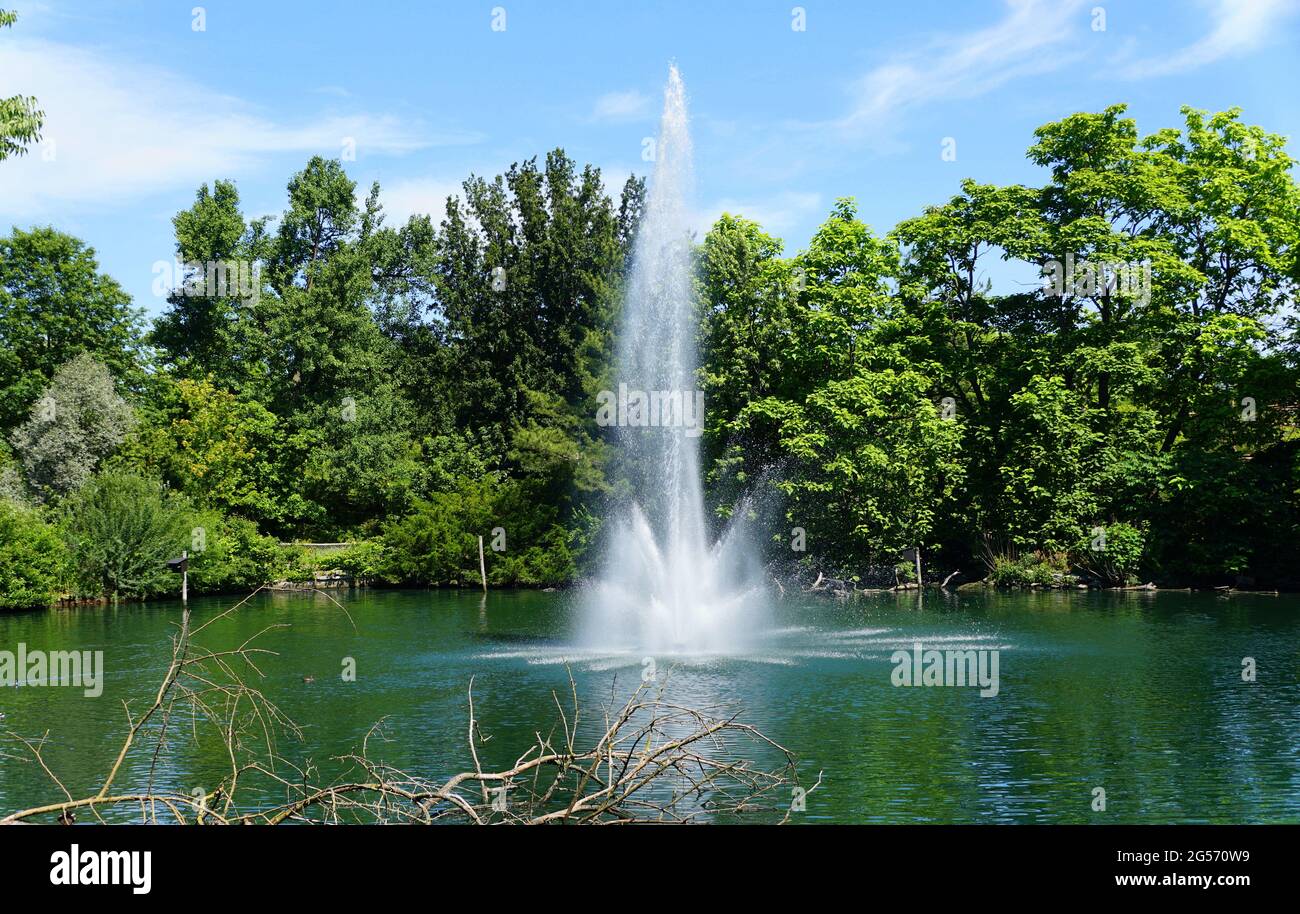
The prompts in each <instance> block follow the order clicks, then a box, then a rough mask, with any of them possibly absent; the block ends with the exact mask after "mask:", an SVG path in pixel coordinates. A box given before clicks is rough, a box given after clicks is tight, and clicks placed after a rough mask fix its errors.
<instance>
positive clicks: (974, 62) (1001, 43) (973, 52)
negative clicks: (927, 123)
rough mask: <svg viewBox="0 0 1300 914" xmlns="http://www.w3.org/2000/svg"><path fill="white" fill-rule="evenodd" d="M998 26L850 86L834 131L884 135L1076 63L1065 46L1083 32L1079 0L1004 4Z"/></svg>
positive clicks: (940, 43) (934, 46) (887, 66)
mask: <svg viewBox="0 0 1300 914" xmlns="http://www.w3.org/2000/svg"><path fill="white" fill-rule="evenodd" d="M1006 5H1007V7H1008V11H1007V14H1006V15H1005V16H1004V17H1003V18H1002V19H1001V20H1000V21H999V22H997V23H995V24H994V25H992V26H989V27H987V28H983V29H979V30H977V31H974V32H969V33H966V34H961V35H953V36H944V37H941V38H938V39H936V40H934V41H932V42H930V43H929V44H928V45H927V46H926V47H925V48H923V49H921V50H917V51H911V52H907V53H904V54H900V55H897V56H895V57H893V58H892V59H890V60H887V61H885V62H884V63H882V64H880V65H879V66H877V67H876V68H875V69H873V70H871V71H870V72H869V73H867V74H866V75H865V76H863V77H862V78H861V79H859V80H858V81H857V82H856V84H855V85H854V96H855V102H854V105H853V108H852V110H851V111H850V112H849V113H848V114H847V115H846V116H845V117H843V118H841V119H840V120H838V121H836V122H834V126H837V127H840V128H841V129H843V130H845V131H848V132H852V133H866V132H873V133H874V132H879V131H885V132H888V131H889V130H890V129H891V128H892V127H893V126H894V122H895V118H897V116H898V115H899V114H900V113H902V112H903V111H905V110H907V109H909V108H912V107H915V106H917V105H921V104H924V103H926V102H932V101H949V100H953V99H968V98H975V97H978V96H980V95H984V94H985V93H987V92H990V91H991V90H993V89H996V88H998V87H999V86H1002V85H1003V84H1005V83H1007V82H1010V81H1012V80H1014V79H1020V78H1023V77H1026V76H1032V75H1035V74H1040V73H1046V72H1049V71H1052V70H1056V69H1059V68H1061V67H1063V66H1065V65H1067V64H1068V63H1070V62H1072V61H1073V60H1075V59H1077V58H1078V57H1079V56H1080V53H1079V52H1078V51H1075V52H1071V51H1070V50H1069V47H1068V44H1069V42H1068V39H1071V38H1074V39H1078V37H1079V36H1080V35H1082V34H1084V33H1085V31H1086V30H1087V28H1088V24H1087V19H1086V18H1080V16H1079V14H1080V11H1081V9H1082V7H1083V0H1065V2H1045V0H1007V4H1006Z"/></svg>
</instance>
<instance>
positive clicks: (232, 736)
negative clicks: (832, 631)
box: [0, 588, 821, 825]
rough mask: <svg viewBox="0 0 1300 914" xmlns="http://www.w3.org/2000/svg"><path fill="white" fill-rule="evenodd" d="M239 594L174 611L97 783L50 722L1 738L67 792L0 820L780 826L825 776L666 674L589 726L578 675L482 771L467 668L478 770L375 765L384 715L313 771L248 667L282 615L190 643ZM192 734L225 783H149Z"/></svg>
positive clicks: (291, 727) (470, 733) (470, 736)
mask: <svg viewBox="0 0 1300 914" xmlns="http://www.w3.org/2000/svg"><path fill="white" fill-rule="evenodd" d="M259 589H260V588H259ZM254 593H256V591H255V592H254ZM251 596H252V595H251V594H250V598H251ZM326 596H327V597H328V594H326ZM248 599H249V598H245V600H243V601H241V602H240V603H239V604H237V605H236V606H234V607H232V608H231V609H228V610H226V611H224V612H222V613H220V614H218V615H217V616H215V617H214V618H212V619H209V620H208V621H207V622H205V623H203V624H202V625H199V626H197V627H193V628H192V627H191V616H190V612H189V610H188V609H185V610H184V611H183V612H182V616H181V621H180V624H179V627H178V631H177V633H176V634H175V635H174V636H173V639H172V658H171V661H170V663H169V664H168V666H167V669H166V671H165V673H164V675H163V679H162V683H161V685H160V686H159V688H158V690H157V692H156V694H155V695H154V697H153V699H152V701H151V702H150V704H149V706H148V707H147V708H145V709H144V710H143V711H142V712H141V713H139V714H134V715H133V714H132V710H131V708H130V707H129V706H128V707H127V708H126V712H127V724H128V726H127V732H126V735H125V737H124V740H123V743H122V745H121V748H120V750H119V751H118V753H117V755H116V758H115V760H114V761H113V763H112V765H111V767H110V768H109V770H108V772H107V774H106V775H105V777H104V779H103V782H102V784H101V786H100V788H99V790H98V791H96V792H95V793H93V794H91V795H89V796H81V797H76V796H74V795H73V794H72V793H71V792H70V791H69V790H68V789H67V788H66V787H65V785H64V783H63V782H62V781H61V780H60V779H59V778H58V776H57V775H56V774H55V772H54V771H52V770H51V769H50V767H49V766H48V765H47V764H46V761H45V759H44V756H43V754H42V747H43V745H44V743H45V741H46V739H47V738H48V736H49V734H48V732H47V733H46V734H45V735H44V736H42V737H41V738H39V739H29V738H26V737H23V736H20V735H18V734H15V733H10V734H8V736H9V737H10V739H12V740H14V741H15V742H17V743H18V744H20V745H21V746H22V747H23V748H24V750H25V760H26V761H28V762H30V763H34V764H36V765H39V766H40V768H41V769H42V770H43V772H44V773H45V774H46V775H47V776H48V777H49V779H50V781H51V783H52V784H53V785H54V786H55V787H56V788H57V790H58V792H59V793H60V794H61V795H62V799H57V800H54V801H52V802H47V803H43V804H41V805H37V806H32V807H30V808H27V809H21V810H18V811H15V812H12V813H9V814H8V815H3V816H0V824H4V825H7V824H20V823H31V822H62V823H66V824H71V823H73V822H75V821H76V819H77V816H78V815H79V814H82V815H89V816H92V817H93V818H94V819H95V820H97V821H99V822H109V821H114V822H127V821H136V822H145V823H156V822H160V821H163V822H176V823H180V824H189V823H194V824H216V825H238V824H270V825H274V824H278V823H282V822H301V823H316V824H326V823H329V824H333V823H340V822H365V823H434V822H463V823H475V824H498V823H502V824H504V823H524V824H542V823H550V822H575V823H593V824H601V823H632V822H690V821H699V820H706V821H720V820H754V819H757V820H760V821H770V822H785V821H788V820H789V819H790V817H791V814H792V811H793V810H794V809H795V808H799V809H802V808H803V804H802V803H800V804H795V803H792V802H791V798H792V796H794V797H797V798H799V799H802V800H806V797H807V796H808V794H810V793H812V792H813V791H814V790H816V789H817V788H818V787H819V786H820V785H821V775H820V774H819V775H818V777H817V779H816V782H815V783H814V784H813V785H812V786H811V787H810V788H808V789H807V790H803V789H801V788H800V787H799V786H798V784H799V782H798V777H797V772H796V770H795V759H794V756H793V755H792V754H791V753H790V752H789V751H788V750H786V749H785V748H784V747H782V746H780V745H778V744H777V743H775V742H773V741H772V740H771V739H769V738H768V737H766V736H764V735H763V734H762V733H760V732H759V731H758V730H757V729H755V728H754V727H752V726H750V725H748V724H744V723H741V722H740V721H739V719H738V717H737V715H736V714H734V713H732V714H711V713H706V712H703V711H700V710H696V709H693V708H689V707H685V706H682V705H679V704H676V703H674V702H673V701H671V700H670V699H669V698H668V697H667V694H666V691H665V688H664V687H663V686H656V685H654V684H641V685H640V686H639V687H638V688H636V689H635V691H634V692H633V693H632V695H631V697H630V698H628V699H627V700H626V701H625V702H624V703H622V704H621V705H618V703H617V702H614V701H613V690H612V689H611V695H610V699H611V700H610V701H609V703H608V704H607V705H606V706H605V707H604V708H603V709H602V710H600V711H599V712H598V714H597V716H596V719H595V720H594V721H592V722H590V723H588V722H587V721H586V718H585V717H584V714H583V712H582V709H581V708H580V706H579V702H578V694H577V687H576V685H575V683H574V681H573V678H572V676H570V677H569V688H568V692H567V693H566V695H565V700H563V701H562V700H561V698H560V695H559V694H557V693H554V692H553V693H552V697H553V699H554V703H555V708H556V720H555V722H554V723H553V724H552V725H551V727H550V729H549V731H543V730H539V731H537V732H536V734H535V739H534V741H533V744H532V745H531V746H529V747H527V749H526V750H525V751H524V752H523V753H522V754H521V755H519V756H518V758H517V760H516V761H515V763H514V764H513V765H511V766H510V767H508V768H506V769H504V770H497V771H487V770H484V768H483V765H482V764H481V761H480V757H479V748H480V747H481V746H482V745H483V744H484V743H485V742H486V740H487V737H485V736H484V734H483V733H482V731H481V727H480V722H479V720H478V718H477V716H476V714H475V709H474V692H473V680H471V681H470V683H469V687H468V724H467V728H466V735H467V740H468V756H469V761H470V763H471V765H472V769H467V770H465V771H462V772H460V773H457V774H454V775H451V776H448V777H443V778H428V777H422V776H417V775H415V774H411V773H407V772H404V771H401V770H398V769H396V768H393V767H391V766H389V765H387V764H385V763H383V762H382V761H376V760H375V759H374V758H373V757H372V754H371V748H370V747H371V743H372V742H381V741H383V740H384V739H385V737H384V735H383V721H380V722H379V723H377V724H376V725H375V726H374V727H372V728H371V729H370V731H369V732H368V733H367V734H366V736H365V737H364V739H363V740H362V744H361V746H360V747H359V748H357V749H356V751H354V752H352V753H349V754H347V755H343V756H339V757H336V759H335V761H336V762H338V763H339V765H340V767H341V768H342V769H343V770H344V773H343V775H341V776H340V777H337V778H336V779H334V780H332V781H329V782H328V783H323V782H319V781H318V776H319V775H318V772H317V771H316V769H315V767H314V766H312V765H310V764H307V765H306V767H301V766H298V765H295V764H294V763H292V762H291V761H289V760H288V759H287V758H286V757H285V755H284V753H283V752H281V751H280V749H279V741H280V740H281V739H283V738H285V737H289V738H293V739H299V740H300V739H301V738H302V731H301V730H300V729H299V728H298V727H297V726H296V725H295V724H294V723H293V722H292V721H291V720H289V718H288V717H286V716H285V715H284V714H283V713H282V712H281V711H280V709H279V708H278V707H277V706H276V705H275V704H274V703H273V702H271V701H270V700H269V699H268V698H267V697H266V696H265V695H263V694H262V693H261V692H260V691H258V690H257V689H255V688H252V687H251V686H249V685H248V684H246V683H245V681H244V678H243V677H244V676H248V675H253V676H258V677H260V676H262V672H261V670H260V669H259V667H258V663H259V662H263V658H264V656H265V655H270V654H272V653H273V652H271V651H269V650H266V649H263V648H259V647H257V646H256V640H257V638H258V637H260V636H261V635H262V634H265V633H266V632H267V631H270V630H272V629H276V628H282V627H285V626H281V625H275V626H270V627H268V628H267V629H263V630H262V631H261V632H259V633H258V634H256V635H254V636H253V637H251V638H249V639H247V640H246V641H244V642H243V643H242V644H240V645H239V646H238V647H235V648H233V649H227V650H210V649H205V648H202V647H200V646H199V645H198V644H197V642H196V641H195V638H196V637H198V636H200V635H201V634H202V633H203V632H204V631H205V630H206V629H208V627H209V626H211V625H213V624H214V623H216V622H218V621H220V620H222V619H225V618H228V617H229V616H231V615H232V614H234V613H235V612H237V611H238V610H239V608H240V607H241V606H243V605H244V603H246V602H247V600H248ZM329 599H331V600H333V597H329ZM334 602H335V603H336V604H337V601H334ZM338 605H339V608H340V609H341V610H343V611H344V613H345V614H346V610H344V609H343V607H342V605H341V604H338ZM349 621H351V618H350V617H349ZM665 685H666V683H665ZM171 731H176V737H172V736H171V735H170V734H171ZM200 731H204V732H205V733H206V735H207V736H209V737H213V736H215V738H216V739H218V740H219V741H220V744H221V745H222V746H223V748H224V750H225V754H226V755H227V756H228V759H229V769H228V771H227V773H226V774H225V775H224V776H223V777H222V779H221V781H220V783H219V784H217V786H216V787H215V788H213V789H212V790H207V791H204V790H199V789H196V790H195V791H194V792H193V793H185V792H182V791H178V790H176V789H174V788H173V789H164V788H161V787H157V786H156V784H155V781H156V775H157V773H158V771H159V770H161V769H162V765H161V762H162V759H163V755H164V753H165V752H166V751H167V750H168V747H169V742H170V741H171V740H172V739H173V738H176V739H179V738H180V737H181V736H182V735H184V734H187V733H188V734H191V736H192V738H193V739H198V738H199V733H200ZM584 734H586V735H585V736H584ZM742 745H743V746H747V747H748V748H750V749H752V750H754V751H753V753H751V755H760V756H761V755H766V756H769V757H771V758H773V759H774V760H776V762H777V765H776V767H774V768H764V767H761V766H758V765H757V764H755V763H753V762H751V761H749V760H747V759H745V758H744V757H743V756H744V753H739V757H738V753H737V750H738V749H739V748H740V747H741V746H742ZM128 758H133V759H147V760H148V762H149V764H148V775H147V779H146V783H144V784H137V785H135V786H132V787H129V788H125V789H119V788H117V782H118V779H119V775H120V773H121V772H122V770H123V765H124V764H125V762H126V761H127V759H128ZM137 780H138V779H137ZM268 797H270V798H272V799H267V798H268Z"/></svg>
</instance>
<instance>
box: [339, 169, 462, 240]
mask: <svg viewBox="0 0 1300 914" xmlns="http://www.w3.org/2000/svg"><path fill="white" fill-rule="evenodd" d="M362 190H363V188H362V187H361V186H360V185H358V187H357V191H358V192H360V191H362ZM364 190H365V193H369V192H370V187H369V185H366V187H365V188H364ZM363 196H364V195H363ZM460 196H463V193H462V188H461V182H460V181H459V180H444V179H441V178H398V179H396V180H394V181H392V182H384V181H380V182H379V202H380V203H382V204H383V205H384V216H385V221H384V224H385V225H388V226H391V227H393V228H396V227H397V226H400V225H404V224H405V223H406V220H407V219H409V218H411V216H416V215H419V216H425V215H427V216H430V217H432V219H433V224H434V225H435V226H437V225H438V224H440V223H441V222H442V219H443V217H444V216H445V215H446V214H447V198H448V197H460Z"/></svg>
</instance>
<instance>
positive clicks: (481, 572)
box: [478, 535, 487, 593]
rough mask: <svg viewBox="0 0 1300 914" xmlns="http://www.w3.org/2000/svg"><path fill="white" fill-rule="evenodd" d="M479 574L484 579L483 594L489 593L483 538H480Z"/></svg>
mask: <svg viewBox="0 0 1300 914" xmlns="http://www.w3.org/2000/svg"><path fill="white" fill-rule="evenodd" d="M478 574H479V577H481V578H482V579H483V592H484V593H487V565H485V564H484V563H483V537H482V535H480V536H479V538H478Z"/></svg>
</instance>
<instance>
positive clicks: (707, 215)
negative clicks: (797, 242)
mask: <svg viewBox="0 0 1300 914" xmlns="http://www.w3.org/2000/svg"><path fill="white" fill-rule="evenodd" d="M820 209H822V195H821V194H819V193H811V192H799V191H780V192H778V193H775V194H772V195H770V196H766V197H764V196H755V197H754V198H750V199H745V200H739V199H735V198H727V199H723V200H717V201H715V202H714V203H713V204H712V205H710V206H706V207H704V208H703V209H701V210H699V211H697V212H696V213H695V216H694V218H693V219H692V220H691V221H692V222H693V223H694V228H695V231H696V232H697V233H698V234H699V236H700V237H701V238H702V237H703V236H704V234H705V233H706V232H708V230H709V229H711V228H712V227H713V223H715V222H717V221H718V217H719V216H721V215H722V214H723V213H730V214H731V215H733V216H741V217H744V218H745V219H750V220H752V221H754V222H757V223H758V224H759V225H761V226H762V227H763V231H765V232H768V233H769V234H773V235H777V236H780V235H781V234H782V233H784V232H788V231H790V230H791V229H794V228H796V227H798V226H800V225H803V224H804V223H805V222H807V220H808V218H809V217H810V216H814V215H815V214H817V213H818V211H819V210H820Z"/></svg>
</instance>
